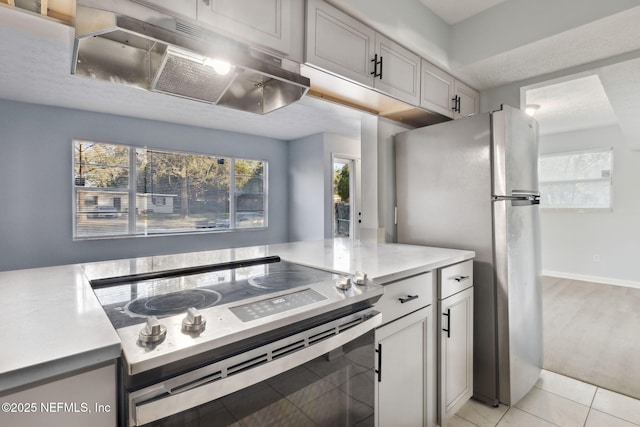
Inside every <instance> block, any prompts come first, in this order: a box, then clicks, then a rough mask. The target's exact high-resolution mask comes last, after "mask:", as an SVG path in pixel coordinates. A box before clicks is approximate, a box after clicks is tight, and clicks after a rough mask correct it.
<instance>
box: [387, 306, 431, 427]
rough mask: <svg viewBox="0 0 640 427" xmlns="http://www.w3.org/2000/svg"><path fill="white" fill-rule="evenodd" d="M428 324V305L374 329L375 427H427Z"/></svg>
mask: <svg viewBox="0 0 640 427" xmlns="http://www.w3.org/2000/svg"><path fill="white" fill-rule="evenodd" d="M383 316H384V314H383ZM431 322H432V313H431V306H428V307H424V308H421V309H420V310H418V311H415V312H413V313H411V314H409V315H407V316H405V317H402V318H400V319H398V320H395V321H393V322H391V323H388V324H386V325H384V326H382V327H380V328H378V329H376V333H375V336H376V352H377V355H378V358H377V362H376V374H377V383H376V388H375V390H376V396H375V397H376V415H375V425H376V426H378V427H416V426H428V425H431V423H430V422H429V419H430V414H432V413H433V408H432V405H431V399H430V398H429V396H430V393H429V384H430V383H433V382H434V381H435V378H432V372H433V370H432V369H430V368H429V367H430V366H431V364H432V363H433V361H432V356H431V355H432V353H433V350H434V349H433V348H431V344H430V341H431V340H430V337H431V326H430V325H431Z"/></svg>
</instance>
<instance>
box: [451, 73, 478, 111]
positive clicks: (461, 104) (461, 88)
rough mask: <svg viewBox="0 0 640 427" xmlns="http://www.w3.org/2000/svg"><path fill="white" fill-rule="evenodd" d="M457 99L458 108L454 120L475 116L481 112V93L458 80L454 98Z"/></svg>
mask: <svg viewBox="0 0 640 427" xmlns="http://www.w3.org/2000/svg"><path fill="white" fill-rule="evenodd" d="M455 97H457V102H458V107H457V108H456V110H455V113H454V117H453V118H454V119H459V118H462V117H467V116H473V115H474V114H478V113H479V112H480V93H478V91H477V90H475V89H471V88H470V87H469V86H467V85H466V84H464V83H462V82H459V81H457V80H456V85H455V94H454V98H455Z"/></svg>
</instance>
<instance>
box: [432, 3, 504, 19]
mask: <svg viewBox="0 0 640 427" xmlns="http://www.w3.org/2000/svg"><path fill="white" fill-rule="evenodd" d="M503 1H505V0H420V2H421V3H422V4H424V5H425V6H427V7H428V8H429V9H431V11H432V12H434V13H435V14H436V15H438V16H439V17H440V18H442V20H443V21H445V22H446V23H447V24H449V25H453V24H457V23H458V22H460V21H464V20H465V19H467V18H469V17H471V16H474V15H477V14H478V13H480V12H483V11H484V10H486V9H489V8H491V7H493V6H495V5H497V4H498V3H502V2H503Z"/></svg>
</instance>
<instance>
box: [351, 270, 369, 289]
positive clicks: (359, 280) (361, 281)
mask: <svg viewBox="0 0 640 427" xmlns="http://www.w3.org/2000/svg"><path fill="white" fill-rule="evenodd" d="M351 281H352V282H353V283H355V284H356V285H361V286H362V285H366V284H367V274H366V273H363V272H362V271H356V274H354V275H353V279H351Z"/></svg>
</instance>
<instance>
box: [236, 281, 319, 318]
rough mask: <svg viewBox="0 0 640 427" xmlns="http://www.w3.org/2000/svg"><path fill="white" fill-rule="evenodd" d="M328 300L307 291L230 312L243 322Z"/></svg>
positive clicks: (263, 301) (247, 305) (248, 305)
mask: <svg viewBox="0 0 640 427" xmlns="http://www.w3.org/2000/svg"><path fill="white" fill-rule="evenodd" d="M325 299H327V297H325V296H324V295H322V294H320V293H318V292H316V291H314V290H312V289H305V290H303V291H298V292H294V293H291V294H287V295H283V296H280V297H277V298H273V299H267V300H262V301H256V302H253V303H249V304H243V305H239V306H237V307H231V308H230V310H231V312H232V313H233V314H235V315H236V316H237V317H238V319H240V320H242V321H243V322H250V321H252V320H257V319H262V318H263V317H267V316H273V315H274V314H278V313H283V312H285V311H287V310H293V309H294V308H298V307H304V306H305V305H309V304H313V303H314V302H318V301H322V300H325Z"/></svg>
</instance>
